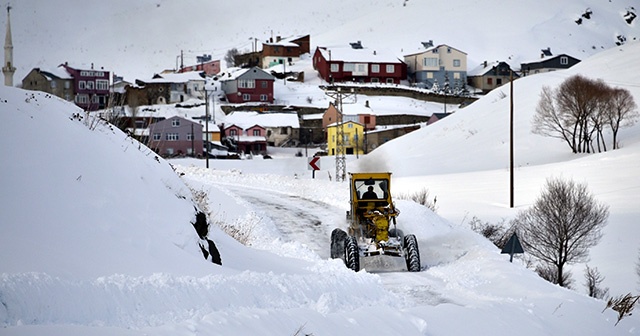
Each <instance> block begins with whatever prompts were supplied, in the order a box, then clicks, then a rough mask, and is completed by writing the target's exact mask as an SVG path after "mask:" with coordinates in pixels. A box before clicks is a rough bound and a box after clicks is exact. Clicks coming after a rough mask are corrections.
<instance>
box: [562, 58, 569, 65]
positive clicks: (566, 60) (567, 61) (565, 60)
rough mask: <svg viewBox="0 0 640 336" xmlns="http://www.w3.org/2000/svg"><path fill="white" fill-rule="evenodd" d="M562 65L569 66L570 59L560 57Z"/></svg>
mask: <svg viewBox="0 0 640 336" xmlns="http://www.w3.org/2000/svg"><path fill="white" fill-rule="evenodd" d="M560 64H562V65H567V64H569V58H568V57H567V56H562V57H560Z"/></svg>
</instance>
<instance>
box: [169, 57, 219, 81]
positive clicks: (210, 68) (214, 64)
mask: <svg viewBox="0 0 640 336" xmlns="http://www.w3.org/2000/svg"><path fill="white" fill-rule="evenodd" d="M206 56H208V58H206V59H207V61H204V60H203V61H202V62H198V64H194V65H187V66H183V67H182V68H180V69H178V73H184V72H192V71H193V72H203V73H204V74H205V75H206V76H207V77H212V76H215V75H217V74H218V73H219V72H220V60H211V55H206ZM200 57H204V56H198V58H200Z"/></svg>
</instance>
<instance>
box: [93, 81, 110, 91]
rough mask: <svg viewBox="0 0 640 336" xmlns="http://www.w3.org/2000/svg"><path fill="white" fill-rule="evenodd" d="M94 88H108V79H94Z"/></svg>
mask: <svg viewBox="0 0 640 336" xmlns="http://www.w3.org/2000/svg"><path fill="white" fill-rule="evenodd" d="M96 89H98V90H109V81H108V80H104V79H98V80H96Z"/></svg>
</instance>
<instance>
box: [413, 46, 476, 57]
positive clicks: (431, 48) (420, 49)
mask: <svg viewBox="0 0 640 336" xmlns="http://www.w3.org/2000/svg"><path fill="white" fill-rule="evenodd" d="M441 47H447V48H451V49H453V50H457V51H459V52H461V53H463V54H465V55H466V54H467V53H466V52H464V51H462V50H460V49H458V48H454V47H452V46H450V45H448V44H439V45H437V46H432V47H428V48H425V47H424V46H422V47H419V48H417V49H415V50H413V51H409V52H408V53H405V54H404V56H413V55H419V54H423V53H426V52H431V51H433V50H434V49H439V48H441Z"/></svg>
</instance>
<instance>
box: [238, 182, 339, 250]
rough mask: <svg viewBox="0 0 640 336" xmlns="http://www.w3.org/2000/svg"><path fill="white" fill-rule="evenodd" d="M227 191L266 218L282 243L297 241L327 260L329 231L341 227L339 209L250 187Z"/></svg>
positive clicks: (239, 187)
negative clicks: (279, 235)
mask: <svg viewBox="0 0 640 336" xmlns="http://www.w3.org/2000/svg"><path fill="white" fill-rule="evenodd" d="M227 189H228V190H229V191H230V192H232V193H234V194H236V195H237V196H238V197H240V198H242V199H244V200H245V201H247V202H248V203H250V204H251V205H252V206H253V207H254V209H255V211H256V212H257V213H258V214H260V215H263V216H266V217H268V218H269V219H270V220H271V221H272V222H273V223H274V225H275V226H276V228H277V229H278V231H279V233H280V234H281V235H282V240H283V241H287V242H299V243H301V244H304V245H305V246H307V247H308V248H309V249H310V250H312V251H313V252H315V253H317V254H318V256H319V257H320V258H323V259H327V258H329V243H330V242H329V237H330V234H331V230H333V229H334V228H335V227H337V226H336V225H338V223H340V224H341V225H340V226H341V227H342V226H343V225H344V224H343V222H344V216H341V214H342V210H341V209H337V208H336V207H334V206H331V205H329V204H326V203H323V202H318V201H313V200H310V199H308V198H305V197H301V196H297V195H291V194H285V193H280V192H277V191H272V192H256V190H255V189H253V188H251V187H247V186H239V185H238V186H227ZM338 214H340V215H338ZM340 217H341V218H342V220H341V219H340Z"/></svg>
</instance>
